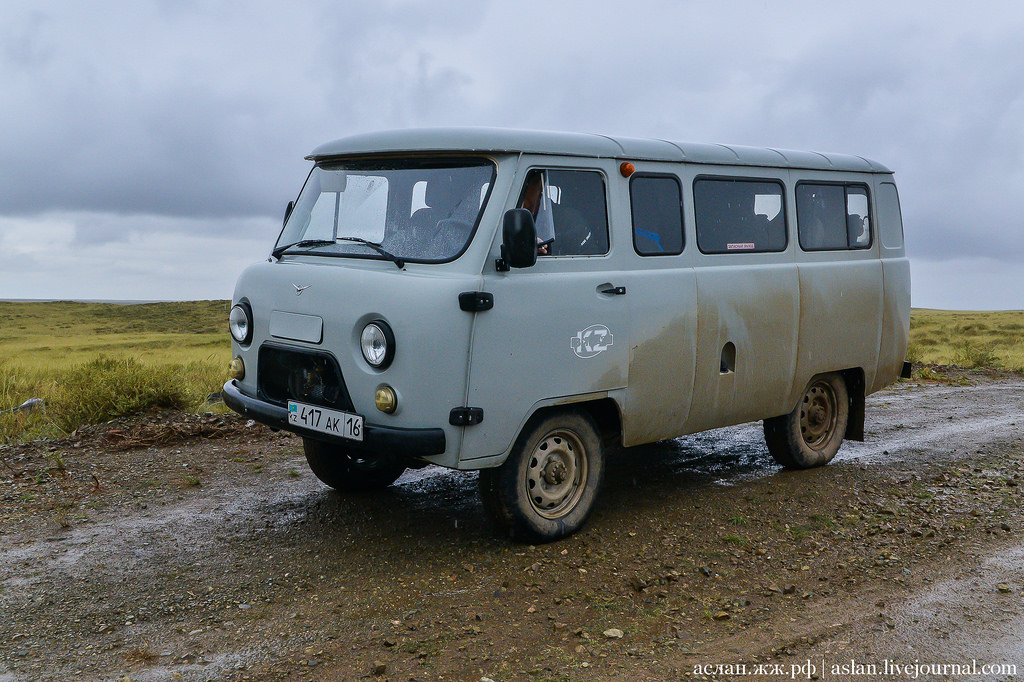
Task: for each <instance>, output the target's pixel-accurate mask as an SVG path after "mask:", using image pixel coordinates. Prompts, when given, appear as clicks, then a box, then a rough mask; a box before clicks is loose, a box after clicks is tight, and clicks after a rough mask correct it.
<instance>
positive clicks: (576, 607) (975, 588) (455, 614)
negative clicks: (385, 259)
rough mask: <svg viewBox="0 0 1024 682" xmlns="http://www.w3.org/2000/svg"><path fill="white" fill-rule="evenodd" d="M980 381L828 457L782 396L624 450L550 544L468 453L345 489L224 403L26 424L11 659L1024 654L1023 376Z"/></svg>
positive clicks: (454, 673) (596, 662) (396, 675)
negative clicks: (804, 457)
mask: <svg viewBox="0 0 1024 682" xmlns="http://www.w3.org/2000/svg"><path fill="white" fill-rule="evenodd" d="M968 383H969V385H965V386H961V385H948V384H936V383H929V384H920V383H910V382H908V383H902V384H900V385H898V386H895V387H893V388H892V389H890V390H887V391H884V392H882V393H880V394H877V395H875V396H872V397H871V398H869V406H868V422H867V427H866V430H867V440H866V442H864V443H855V442H847V443H845V444H844V446H843V449H842V450H841V451H840V454H839V456H838V457H837V459H836V460H835V461H834V462H833V463H832V464H831V465H830V466H828V467H825V468H822V469H817V470H813V471H805V472H785V471H782V470H780V469H779V468H778V467H777V466H776V465H775V464H774V463H773V462H772V460H771V458H770V457H769V456H768V454H767V450H766V448H765V446H764V443H763V440H762V436H761V428H760V425H759V424H749V425H743V426H738V427H732V428H728V429H720V430H716V431H712V432H708V433H704V434H698V435H694V436H690V437H686V438H682V439H678V440H674V441H669V442H665V443H659V444H656V445H651V446H645V447H642V448H634V449H630V450H626V451H622V452H618V453H615V454H614V455H612V456H611V459H610V462H609V468H608V473H607V479H606V486H605V489H604V490H603V491H602V495H601V497H600V498H599V502H598V507H597V509H596V510H595V512H594V514H593V516H592V517H591V520H590V522H589V524H588V526H587V527H586V528H585V529H584V531H583V532H581V533H579V534H578V535H576V536H574V537H572V538H569V539H567V540H564V541H562V542H558V543H552V544H549V545H544V546H540V547H528V546H520V545H515V544H511V543H510V542H508V541H507V540H506V539H504V538H501V537H496V536H495V535H494V532H493V530H492V529H491V527H490V526H489V525H488V523H487V521H486V520H485V517H484V514H483V510H482V509H481V507H480V504H479V502H478V498H477V496H476V475H475V474H473V473H460V472H451V471H446V470H440V469H435V468H428V469H423V470H419V471H410V472H407V473H406V474H405V475H404V476H403V478H402V479H400V481H399V482H398V484H397V485H396V486H394V487H392V488H391V489H389V490H388V491H387V492H385V493H383V494H377V495H363V496H341V495H338V494H336V493H334V492H332V491H329V490H328V489H326V488H324V487H323V486H322V485H320V484H319V482H317V481H316V479H315V478H314V477H313V476H312V474H310V473H309V471H308V470H307V469H306V466H305V462H304V459H303V457H302V454H301V443H300V441H299V440H298V439H297V438H294V437H292V436H287V435H283V434H272V433H270V432H269V431H266V430H265V429H263V428H262V427H259V426H246V425H245V422H244V421H240V420H236V419H233V418H229V417H209V418H207V419H206V421H204V422H202V423H201V424H198V425H197V424H192V427H195V428H192V427H190V428H179V427H176V428H175V429H173V430H174V431H175V433H176V434H177V436H178V437H177V438H175V439H171V440H170V441H169V442H165V439H162V438H160V437H159V436H160V434H161V428H163V427H162V424H164V423H165V422H166V421H167V420H168V419H170V420H172V421H173V420H175V419H178V420H180V419H184V418H183V417H180V416H177V417H175V416H169V415H158V416H153V417H151V418H149V419H148V420H144V421H143V423H139V422H138V421H129V422H125V423H118V424H112V425H107V426H105V427H101V428H98V429H94V430H92V431H90V432H88V433H82V434H77V435H76V436H75V437H74V438H71V439H69V440H67V441H62V442H58V443H36V444H30V445H27V446H19V447H16V448H5V449H3V450H0V491H2V492H0V548H2V554H0V682H8V681H14V680H36V679H68V678H74V679H122V678H124V677H128V678H129V679H133V680H160V679H186V680H205V679H246V678H249V679H394V680H410V679H423V680H427V679H455V680H481V679H482V678H485V677H487V678H490V679H492V680H507V679H535V680H561V679H610V678H618V679H630V680H632V679H680V678H697V679H700V678H706V679H758V678H760V679H778V678H780V677H783V678H786V679H789V678H790V676H791V675H792V674H793V673H794V671H795V670H796V668H795V667H794V666H798V665H806V666H810V665H812V664H813V665H814V666H815V670H814V671H813V673H812V671H811V670H810V668H809V667H806V668H802V669H801V670H800V674H803V673H804V672H806V673H807V674H806V676H805V679H806V678H810V677H811V676H812V674H813V675H817V677H816V678H815V679H870V677H869V676H868V673H869V672H873V673H874V674H875V675H876V678H878V679H885V678H886V675H889V676H890V677H892V676H900V674H898V673H892V669H891V666H893V665H896V666H902V665H905V664H908V663H909V664H914V663H915V661H916V662H917V663H916V664H917V665H918V666H919V668H918V669H917V670H918V671H919V672H920V670H922V669H921V668H920V666H922V665H929V666H931V665H946V666H947V667H946V668H943V669H938V668H928V669H925V672H927V673H928V674H920V675H919V676H918V679H934V678H935V677H940V676H941V674H947V675H950V677H949V679H960V677H958V674H959V673H961V672H963V670H960V669H955V668H952V667H949V666H951V665H958V664H965V663H970V662H971V661H972V660H976V661H977V663H976V665H978V666H981V665H992V664H995V665H1005V666H1008V665H1016V666H1017V667H1018V668H1020V669H1021V673H1020V675H1024V654H1022V653H1021V651H1022V650H1024V647H1022V644H1021V643H1022V641H1024V592H1022V590H1024V529H1022V519H1021V511H1022V501H1024V491H1022V488H1024V381H1022V380H1021V379H1020V378H1014V377H994V378H993V377H986V376H982V375H972V376H970V377H968ZM192 421H193V422H195V421H196V420H192ZM200 421H201V420H200ZM179 426H180V425H179ZM1018 483H1019V485H1018ZM851 661H852V662H853V663H851ZM857 665H864V666H868V665H875V666H876V669H875V670H874V671H871V670H869V669H868V668H863V669H857V668H856V666H857ZM885 665H889V666H890V668H885V667H884V666H885ZM730 666H731V667H730ZM836 666H839V667H836ZM842 666H848V668H849V672H852V673H857V672H858V671H859V672H860V674H859V675H847V674H845V673H846V672H847V669H845V668H843V667H842ZM899 671H900V672H902V668H901V669H899ZM935 672H938V673H939V675H932V674H931V673H935ZM1011 672H1012V671H1010V672H1008V669H998V670H992V669H989V670H987V674H981V675H978V676H975V677H974V678H973V679H1016V677H1014V676H1013V675H1012V674H1011Z"/></svg>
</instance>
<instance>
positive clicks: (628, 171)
mask: <svg viewBox="0 0 1024 682" xmlns="http://www.w3.org/2000/svg"><path fill="white" fill-rule="evenodd" d="M619 172H620V173H622V177H624V178H628V177H629V176H630V175H632V174H633V173H635V172H636V166H634V165H633V164H631V163H630V162H629V161H623V162H622V163H621V164H620V165H619Z"/></svg>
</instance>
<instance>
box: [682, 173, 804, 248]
mask: <svg viewBox="0 0 1024 682" xmlns="http://www.w3.org/2000/svg"><path fill="white" fill-rule="evenodd" d="M782 198H783V191H782V183H781V182H777V181H774V180H747V179H731V178H728V179H727V178H698V179H697V180H695V181H694V183H693V210H694V214H695V216H696V219H697V225H696V227H697V247H698V248H700V250H701V252H702V253H733V252H735V251H751V252H755V253H756V252H765V251H784V250H785V249H786V214H785V211H784V210H783V205H784V202H783V200H782Z"/></svg>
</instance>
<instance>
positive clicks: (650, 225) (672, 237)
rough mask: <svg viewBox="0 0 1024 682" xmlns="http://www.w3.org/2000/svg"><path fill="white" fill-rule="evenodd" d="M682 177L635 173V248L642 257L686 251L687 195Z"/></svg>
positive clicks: (632, 191) (631, 188)
mask: <svg viewBox="0 0 1024 682" xmlns="http://www.w3.org/2000/svg"><path fill="white" fill-rule="evenodd" d="M682 194H683V192H682V188H681V187H680V185H679V180H677V179H676V178H675V177H674V176H668V175H634V176H633V178H632V179H631V180H630V182H629V203H630V211H631V213H632V217H633V248H634V249H636V252H637V253H638V254H640V255H641V256H665V255H675V254H679V253H682V252H683V198H682Z"/></svg>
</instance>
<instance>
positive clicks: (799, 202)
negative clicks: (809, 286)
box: [796, 182, 871, 251]
mask: <svg viewBox="0 0 1024 682" xmlns="http://www.w3.org/2000/svg"><path fill="white" fill-rule="evenodd" d="M796 222H797V232H798V234H799V238H800V248H802V249H803V250H804V251H837V250H844V249H866V248H868V247H869V246H871V211H870V210H869V209H868V191H867V188H866V187H863V186H861V185H836V184H831V185H826V184H815V183H810V182H801V183H799V184H798V185H797V186H796Z"/></svg>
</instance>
